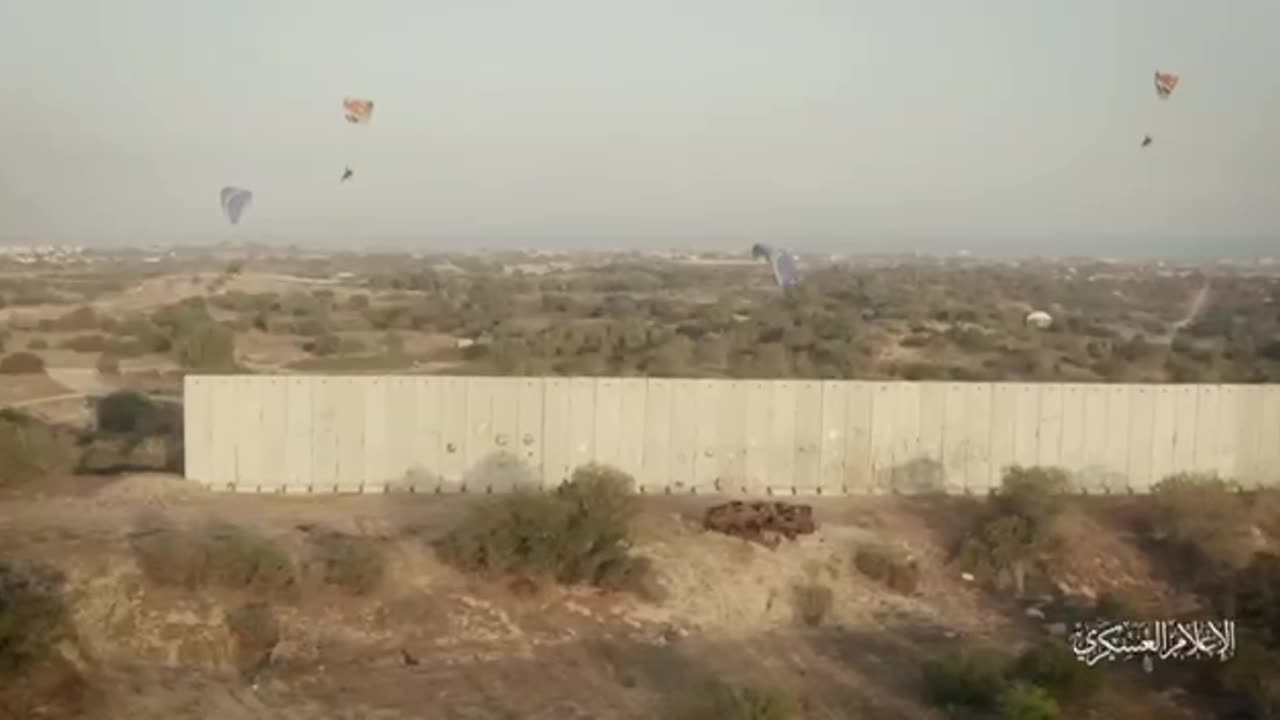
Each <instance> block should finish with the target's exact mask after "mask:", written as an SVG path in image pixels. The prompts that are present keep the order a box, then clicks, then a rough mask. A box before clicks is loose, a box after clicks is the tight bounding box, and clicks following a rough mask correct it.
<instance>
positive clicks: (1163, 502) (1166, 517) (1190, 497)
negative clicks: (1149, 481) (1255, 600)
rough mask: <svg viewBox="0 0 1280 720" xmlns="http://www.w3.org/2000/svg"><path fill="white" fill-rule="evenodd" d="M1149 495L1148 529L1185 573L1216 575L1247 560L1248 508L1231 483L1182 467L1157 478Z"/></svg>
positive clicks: (1248, 544) (1210, 576) (1235, 567)
mask: <svg viewBox="0 0 1280 720" xmlns="http://www.w3.org/2000/svg"><path fill="white" fill-rule="evenodd" d="M1152 497H1153V502H1154V512H1153V520H1152V531H1153V534H1154V535H1155V537H1156V538H1157V539H1159V540H1160V541H1162V542H1163V543H1165V545H1166V546H1168V547H1169V548H1170V549H1171V550H1172V551H1173V552H1174V557H1175V559H1176V560H1177V561H1178V562H1179V564H1180V566H1181V569H1182V570H1183V571H1185V572H1186V573H1187V574H1188V575H1192V576H1197V577H1200V578H1217V577H1221V576H1222V575H1223V574H1224V573H1229V572H1231V571H1233V570H1235V569H1237V568H1239V567H1241V566H1242V565H1244V564H1245V563H1246V562H1247V561H1248V559H1249V556H1250V553H1251V550H1252V547H1251V542H1250V537H1249V522H1248V519H1249V511H1248V507H1247V506H1246V504H1245V501H1244V499H1243V498H1241V497H1240V496H1239V495H1237V494H1236V493H1235V492H1234V488H1233V487H1232V485H1231V484H1230V483H1228V482H1226V481H1225V480H1223V479H1221V478H1219V477H1217V476H1216V475H1201V474H1193V473H1181V474H1177V475H1171V476H1169V477H1167V478H1165V479H1164V480H1162V481H1160V482H1159V483H1157V484H1156V486H1155V487H1153V488H1152Z"/></svg>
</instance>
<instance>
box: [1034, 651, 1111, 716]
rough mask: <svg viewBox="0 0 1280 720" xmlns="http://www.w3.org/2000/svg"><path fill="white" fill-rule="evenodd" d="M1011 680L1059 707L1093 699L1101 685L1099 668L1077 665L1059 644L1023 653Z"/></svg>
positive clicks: (1073, 656) (1077, 660)
mask: <svg viewBox="0 0 1280 720" xmlns="http://www.w3.org/2000/svg"><path fill="white" fill-rule="evenodd" d="M1013 677H1014V678H1016V679H1017V680H1019V681H1022V682H1025V683H1028V684H1030V685H1034V686H1036V687H1038V688H1042V689H1044V690H1045V691H1046V692H1048V693H1049V695H1050V696H1052V698H1053V699H1055V700H1057V701H1058V702H1060V703H1063V704H1068V703H1076V702H1081V701H1084V700H1087V699H1089V698H1091V697H1093V696H1094V695H1096V694H1097V693H1098V691H1099V690H1101V689H1102V682H1103V675H1102V672H1101V671H1100V670H1099V669H1097V668H1092V667H1089V666H1088V665H1085V664H1084V663H1082V662H1080V660H1079V659H1077V658H1076V656H1075V655H1074V654H1073V653H1072V652H1071V650H1070V648H1068V647H1067V646H1066V645H1065V644H1064V643H1060V642H1044V643H1041V644H1039V645H1036V646H1035V647H1032V648H1029V649H1028V650H1026V651H1025V652H1023V653H1022V655H1021V656H1020V657H1019V658H1018V660H1017V662H1016V663H1015V664H1014V669H1013Z"/></svg>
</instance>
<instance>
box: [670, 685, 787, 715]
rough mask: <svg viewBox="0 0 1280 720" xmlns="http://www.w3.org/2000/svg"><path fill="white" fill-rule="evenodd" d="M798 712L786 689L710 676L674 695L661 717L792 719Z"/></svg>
mask: <svg viewBox="0 0 1280 720" xmlns="http://www.w3.org/2000/svg"><path fill="white" fill-rule="evenodd" d="M796 715H797V703H796V701H795V699H794V698H793V697H792V696H791V695H790V694H788V693H787V692H785V691H783V690H780V689H774V688H757V687H739V686H735V685H730V684H728V683H725V682H722V681H718V680H710V681H707V682H704V683H700V684H697V685H695V686H691V687H690V688H689V689H688V690H687V691H686V692H683V693H679V694H677V695H675V696H674V697H672V698H671V699H670V700H669V701H668V707H667V708H666V712H664V713H663V715H662V717H664V718H669V719H670V720H790V719H791V718H794V717H796Z"/></svg>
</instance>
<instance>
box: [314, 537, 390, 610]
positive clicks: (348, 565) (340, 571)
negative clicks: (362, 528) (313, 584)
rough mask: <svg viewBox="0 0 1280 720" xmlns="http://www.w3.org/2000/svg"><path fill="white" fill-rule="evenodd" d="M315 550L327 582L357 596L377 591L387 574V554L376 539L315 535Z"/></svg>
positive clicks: (318, 563)
mask: <svg viewBox="0 0 1280 720" xmlns="http://www.w3.org/2000/svg"><path fill="white" fill-rule="evenodd" d="M311 552H312V555H311V559H312V561H313V562H314V563H316V565H317V566H318V568H319V570H320V575H321V579H322V580H323V581H324V582H325V584H328V585H333V586H336V587H340V588H342V589H344V590H346V591H348V592H351V593H353V594H356V595H364V594H367V593H370V592H373V591H374V590H375V589H377V587H378V586H379V585H380V584H381V583H382V580H383V578H384V577H385V576H386V571H387V558H386V555H385V553H384V551H383V548H382V547H381V545H380V544H379V543H378V541H377V540H374V539H372V538H366V537H357V536H354V535H346V534H343V533H336V532H335V533H325V534H320V535H315V536H313V538H312V547H311Z"/></svg>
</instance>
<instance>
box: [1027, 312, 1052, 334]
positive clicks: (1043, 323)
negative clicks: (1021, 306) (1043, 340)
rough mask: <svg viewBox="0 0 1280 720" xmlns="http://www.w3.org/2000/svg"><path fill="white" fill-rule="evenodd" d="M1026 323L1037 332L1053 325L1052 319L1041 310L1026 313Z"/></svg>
mask: <svg viewBox="0 0 1280 720" xmlns="http://www.w3.org/2000/svg"><path fill="white" fill-rule="evenodd" d="M1026 323H1027V324H1028V325H1030V326H1031V327H1033V328H1036V329H1037V330H1045V329H1048V327H1049V326H1050V325H1052V324H1053V318H1052V317H1049V313H1047V312H1044V311H1043V310H1033V311H1032V312H1030V313H1027V320H1026Z"/></svg>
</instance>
